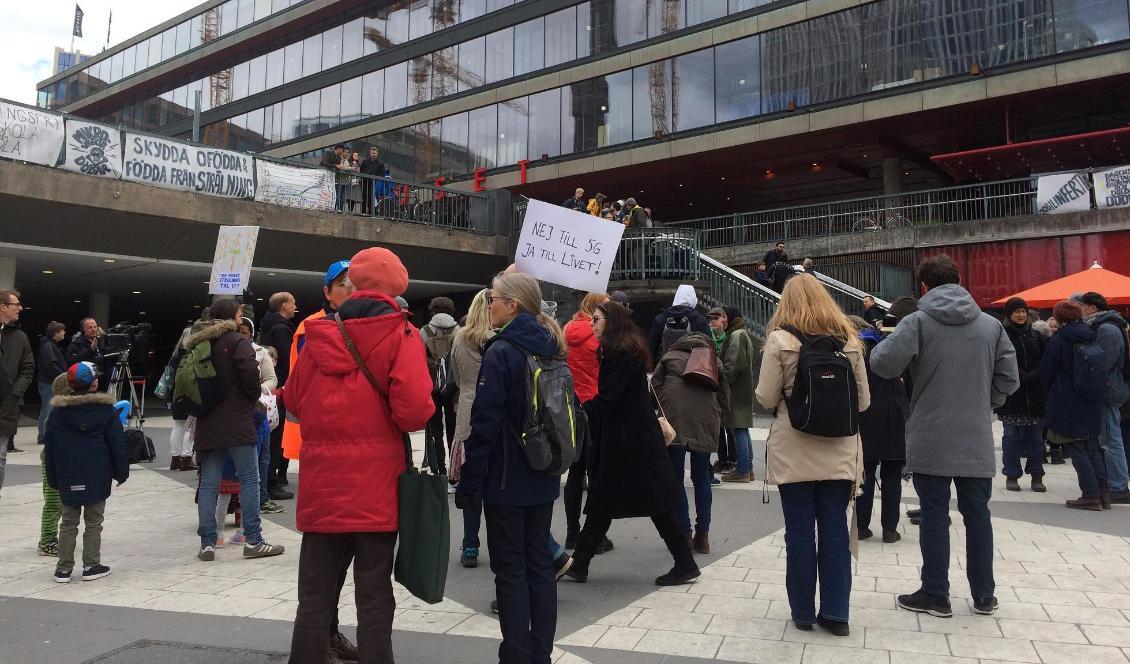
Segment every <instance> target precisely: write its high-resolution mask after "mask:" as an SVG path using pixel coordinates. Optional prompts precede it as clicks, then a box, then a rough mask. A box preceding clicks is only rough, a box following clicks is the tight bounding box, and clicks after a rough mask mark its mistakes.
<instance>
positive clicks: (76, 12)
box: [71, 2, 78, 53]
mask: <svg viewBox="0 0 1130 664" xmlns="http://www.w3.org/2000/svg"><path fill="white" fill-rule="evenodd" d="M75 14H78V3H77V2H76V3H75ZM74 52H75V30H74V16H71V53H74Z"/></svg>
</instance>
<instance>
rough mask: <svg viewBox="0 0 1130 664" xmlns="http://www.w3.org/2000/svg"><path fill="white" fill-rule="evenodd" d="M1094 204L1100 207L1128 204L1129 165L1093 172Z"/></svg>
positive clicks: (1129, 202)
mask: <svg viewBox="0 0 1130 664" xmlns="http://www.w3.org/2000/svg"><path fill="white" fill-rule="evenodd" d="M1093 177H1094V178H1095V204H1096V205H1098V206H1099V207H1100V208H1113V207H1127V206H1130V166H1119V167H1118V168H1112V169H1110V170H1106V171H1099V172H1097V173H1094V174H1093Z"/></svg>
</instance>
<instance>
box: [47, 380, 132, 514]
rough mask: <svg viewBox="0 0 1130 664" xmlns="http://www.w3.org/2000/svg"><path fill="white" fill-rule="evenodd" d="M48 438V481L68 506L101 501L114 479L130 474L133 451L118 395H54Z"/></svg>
mask: <svg viewBox="0 0 1130 664" xmlns="http://www.w3.org/2000/svg"><path fill="white" fill-rule="evenodd" d="M51 408H52V411H51V415H50V417H48V418H47V426H46V430H45V431H44V433H43V441H44V448H43V449H44V455H43V462H44V469H45V471H46V473H47V484H48V485H49V486H50V487H51V488H53V489H57V490H58V491H59V499H60V500H61V501H62V502H63V504H64V505H69V506H72V507H74V506H79V505H93V504H95V503H100V502H102V501H103V500H106V499H107V498H109V497H110V483H111V481H112V480H117V481H118V482H125V481H126V480H127V479H128V478H129V455H128V453H127V452H126V438H125V433H124V432H123V431H122V421H121V419H120V418H119V417H118V413H117V412H116V411H115V410H114V397H113V396H112V395H109V394H106V393H104V392H87V393H84V394H74V395H57V396H55V397H54V398H53V399H51Z"/></svg>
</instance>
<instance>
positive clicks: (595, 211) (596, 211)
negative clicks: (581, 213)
mask: <svg viewBox="0 0 1130 664" xmlns="http://www.w3.org/2000/svg"><path fill="white" fill-rule="evenodd" d="M601 207H602V206H601V204H600V201H598V200H596V199H595V198H590V199H589V204H588V206H587V207H586V208H585V209H586V210H587V211H588V213H589V214H591V215H592V216H594V217H599V216H600V210H601Z"/></svg>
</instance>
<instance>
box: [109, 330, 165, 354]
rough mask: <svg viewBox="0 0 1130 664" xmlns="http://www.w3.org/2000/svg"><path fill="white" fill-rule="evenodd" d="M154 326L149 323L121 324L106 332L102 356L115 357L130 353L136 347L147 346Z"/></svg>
mask: <svg viewBox="0 0 1130 664" xmlns="http://www.w3.org/2000/svg"><path fill="white" fill-rule="evenodd" d="M152 330H153V326H152V325H150V324H149V323H137V324H134V323H129V322H121V323H118V324H117V325H114V326H113V327H111V328H109V329H107V330H106V336H105V338H104V339H103V340H102V356H103V357H115V356H119V355H125V354H127V353H129V352H130V351H131V350H133V348H134V347H135V346H146V345H148V343H149V336H150V333H151V332H152Z"/></svg>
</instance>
